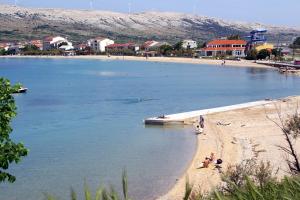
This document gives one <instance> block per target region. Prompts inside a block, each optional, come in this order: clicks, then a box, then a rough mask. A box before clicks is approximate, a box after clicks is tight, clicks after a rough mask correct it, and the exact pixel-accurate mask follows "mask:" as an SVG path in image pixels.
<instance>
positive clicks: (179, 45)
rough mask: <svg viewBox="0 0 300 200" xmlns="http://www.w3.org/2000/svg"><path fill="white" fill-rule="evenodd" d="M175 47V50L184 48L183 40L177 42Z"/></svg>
mask: <svg viewBox="0 0 300 200" xmlns="http://www.w3.org/2000/svg"><path fill="white" fill-rule="evenodd" d="M173 47H174V49H175V50H182V41H180V42H177V43H176V44H175V45H174V46H173Z"/></svg>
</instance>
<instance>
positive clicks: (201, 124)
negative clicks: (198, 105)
mask: <svg viewBox="0 0 300 200" xmlns="http://www.w3.org/2000/svg"><path fill="white" fill-rule="evenodd" d="M199 125H200V127H201V128H202V129H203V128H204V118H203V116H202V115H200V118H199Z"/></svg>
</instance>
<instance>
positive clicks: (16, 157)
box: [0, 78, 28, 182]
mask: <svg viewBox="0 0 300 200" xmlns="http://www.w3.org/2000/svg"><path fill="white" fill-rule="evenodd" d="M19 88H20V85H15V86H11V85H10V82H9V80H7V79H4V78H0V182H4V181H8V182H14V181H15V180H16V177H15V176H13V175H12V174H9V173H8V172H7V169H8V167H9V165H10V164H11V163H13V162H15V163H18V162H19V161H20V160H21V157H24V156H26V155H27V154H28V149H26V148H25V147H24V145H23V144H22V143H18V144H16V143H14V142H13V141H12V140H11V138H10V134H11V132H12V128H11V125H10V123H11V120H12V119H13V118H14V117H15V116H16V114H17V113H16V110H17V107H16V104H15V100H14V97H13V96H12V94H13V93H14V92H16V91H17V90H18V89H19Z"/></svg>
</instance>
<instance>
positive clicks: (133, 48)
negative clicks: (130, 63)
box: [105, 42, 140, 55]
mask: <svg viewBox="0 0 300 200" xmlns="http://www.w3.org/2000/svg"><path fill="white" fill-rule="evenodd" d="M105 49H106V52H107V53H110V54H119V55H124V54H128V55H129V54H131V55H132V54H136V53H137V52H138V51H139V50H140V47H139V46H138V45H136V44H134V43H131V42H129V43H123V44H111V45H108V46H106V48H105Z"/></svg>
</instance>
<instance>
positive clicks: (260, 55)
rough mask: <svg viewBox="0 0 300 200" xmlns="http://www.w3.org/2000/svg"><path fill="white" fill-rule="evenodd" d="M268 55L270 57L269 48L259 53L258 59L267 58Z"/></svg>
mask: <svg viewBox="0 0 300 200" xmlns="http://www.w3.org/2000/svg"><path fill="white" fill-rule="evenodd" d="M267 57H270V51H268V50H267V49H262V50H260V51H259V52H258V54H257V59H259V60H263V59H266V58H267Z"/></svg>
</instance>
